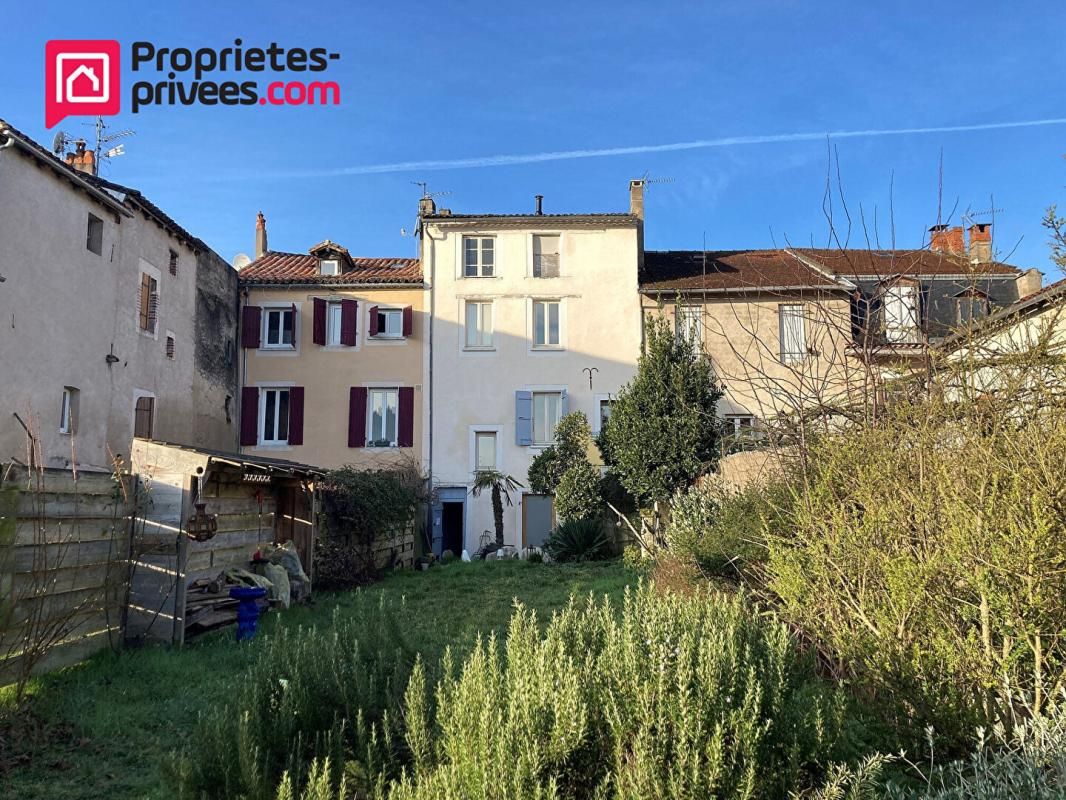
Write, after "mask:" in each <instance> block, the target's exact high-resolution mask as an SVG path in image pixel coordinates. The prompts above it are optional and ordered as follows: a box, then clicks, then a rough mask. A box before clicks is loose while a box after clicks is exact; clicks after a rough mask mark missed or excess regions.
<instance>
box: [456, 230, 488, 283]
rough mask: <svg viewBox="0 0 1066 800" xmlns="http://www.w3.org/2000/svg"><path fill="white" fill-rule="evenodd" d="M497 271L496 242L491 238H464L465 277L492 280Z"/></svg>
mask: <svg viewBox="0 0 1066 800" xmlns="http://www.w3.org/2000/svg"><path fill="white" fill-rule="evenodd" d="M495 269H496V240H495V239H493V238H492V237H491V236H485V237H481V236H464V237H463V276H464V277H467V278H491V277H492V276H493V275H494V274H495Z"/></svg>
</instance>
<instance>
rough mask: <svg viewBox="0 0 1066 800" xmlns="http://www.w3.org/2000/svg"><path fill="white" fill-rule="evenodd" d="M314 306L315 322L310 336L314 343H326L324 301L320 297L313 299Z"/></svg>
mask: <svg viewBox="0 0 1066 800" xmlns="http://www.w3.org/2000/svg"><path fill="white" fill-rule="evenodd" d="M313 302H314V306H315V320H314V322H315V324H314V329H313V331H312V334H311V337H312V338H313V339H314V341H315V344H325V343H326V301H325V300H323V299H322V298H321V297H316V298H315V299H314V301H313Z"/></svg>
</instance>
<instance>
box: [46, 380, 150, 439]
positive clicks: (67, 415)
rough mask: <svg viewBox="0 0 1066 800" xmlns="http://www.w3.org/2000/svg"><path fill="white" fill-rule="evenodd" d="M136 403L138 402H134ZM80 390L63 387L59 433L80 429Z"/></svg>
mask: <svg viewBox="0 0 1066 800" xmlns="http://www.w3.org/2000/svg"><path fill="white" fill-rule="evenodd" d="M134 402H136V401H134ZM77 406H78V390H77V389H76V388H75V387H73V386H64V387H63V401H62V405H61V406H60V408H59V432H60V433H64V434H67V435H70V434H73V433H75V432H76V431H77V429H78V408H77Z"/></svg>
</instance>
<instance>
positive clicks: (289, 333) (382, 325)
mask: <svg viewBox="0 0 1066 800" xmlns="http://www.w3.org/2000/svg"><path fill="white" fill-rule="evenodd" d="M240 279H241V356H240V358H241V374H242V376H243V378H242V382H241V386H242V389H241V408H240V417H241V424H240V430H241V438H240V446H241V452H242V453H245V454H249V455H257V456H267V457H270V456H274V457H277V458H284V459H288V460H292V461H298V462H301V463H304V464H311V465H314V466H317V467H326V468H335V467H341V466H346V465H352V466H355V467H357V468H365V469H370V468H384V467H392V466H396V465H399V464H402V463H405V462H412V463H414V464H415V465H416V466H419V467H420V466H421V464H420V459H421V453H422V447H421V445H422V430H423V416H424V414H423V408H424V399H423V395H424V392H423V387H422V381H423V369H422V358H423V349H424V342H425V336H426V320H425V309H424V306H425V289H424V287H423V285H422V273H421V267H420V264H419V262H418V260H417V259H412V258H358V257H353V256H351V255H350V254H349V253H348V251H347V249H345V248H344V247H342V246H341V245H338V244H336V243H335V242H331V241H326V242H322V243H321V244H318V245H315V246H314V247H312V248H311V249H310V250H309V251H308V252H306V253H286V252H277V251H270V250H267V249H266V228H265V220H264V219H263V217H262V215H260V218H259V222H258V228H257V258H256V259H255V261H253V262H252V263H251V264H249V265H247V266H245V267H243V268H242V269H241V271H240Z"/></svg>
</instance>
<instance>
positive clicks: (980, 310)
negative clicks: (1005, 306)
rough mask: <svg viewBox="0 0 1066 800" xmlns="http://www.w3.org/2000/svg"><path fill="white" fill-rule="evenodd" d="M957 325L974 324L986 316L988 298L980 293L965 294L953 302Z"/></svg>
mask: <svg viewBox="0 0 1066 800" xmlns="http://www.w3.org/2000/svg"><path fill="white" fill-rule="evenodd" d="M955 303H956V318H957V320H958V323H959V325H967V324H969V323H970V322H976V321H977V320H979V319H981V318H982V317H984V316H987V314H988V298H987V297H985V296H984V295H983V294H981V293H980V292H967V293H966V294H965V295H963V296H962V297H959V298H957V299H956V300H955Z"/></svg>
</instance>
